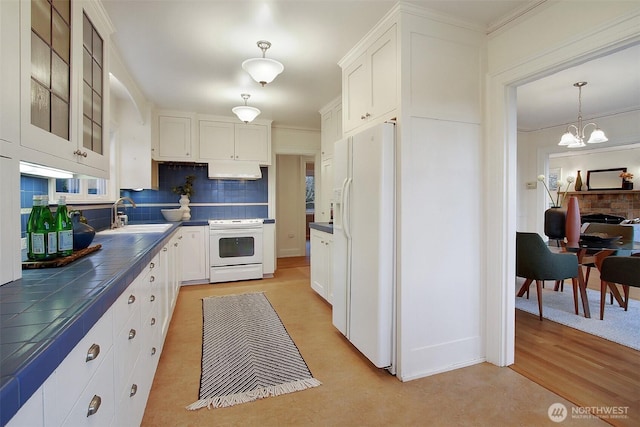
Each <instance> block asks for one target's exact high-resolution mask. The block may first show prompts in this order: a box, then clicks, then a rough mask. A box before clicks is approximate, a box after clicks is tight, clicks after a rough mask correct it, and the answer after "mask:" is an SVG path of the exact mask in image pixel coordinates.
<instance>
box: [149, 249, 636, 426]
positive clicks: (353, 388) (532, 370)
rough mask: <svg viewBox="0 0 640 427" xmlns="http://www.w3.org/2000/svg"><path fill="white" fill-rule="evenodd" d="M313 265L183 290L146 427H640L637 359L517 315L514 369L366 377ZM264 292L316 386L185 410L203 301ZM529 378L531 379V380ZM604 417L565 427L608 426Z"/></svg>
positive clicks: (303, 260)
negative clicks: (551, 413) (613, 415)
mask: <svg viewBox="0 0 640 427" xmlns="http://www.w3.org/2000/svg"><path fill="white" fill-rule="evenodd" d="M308 262H309V261H308V257H298V258H295V259H294V258H289V259H278V269H277V271H276V275H275V277H274V278H273V279H265V280H257V281H249V282H236V283H230V284H219V285H197V286H188V287H183V288H181V290H180V294H179V297H178V302H177V305H176V310H175V312H174V315H173V319H172V321H171V325H170V328H169V333H168V336H167V340H166V342H165V346H164V349H163V352H162V355H161V359H160V363H159V365H158V371H157V372H156V376H155V379H154V383H153V387H152V390H151V395H150V397H149V402H148V404H147V408H146V411H145V416H144V419H143V423H142V424H143V425H144V426H202V425H216V426H243V425H252V424H259V425H262V426H271V425H273V426H304V425H320V426H351V425H359V426H378V425H380V426H391V425H393V426H405V425H407V426H408V425H411V426H416V425H435V426H440V425H443V426H444V425H446V426H450V425H474V426H484V425H486V426H503V425H504V426H511V425H536V426H537V425H555V423H552V422H551V421H550V420H549V418H548V415H547V410H548V408H549V406H550V405H551V404H553V403H556V402H559V403H563V404H564V405H565V406H566V407H567V408H568V409H569V411H571V408H572V405H582V406H590V407H591V406H596V407H600V406H606V407H610V406H616V407H620V406H623V407H626V406H628V407H629V409H628V411H627V417H628V418H627V419H618V420H611V419H610V420H608V422H610V423H611V424H614V425H619V426H631V425H635V426H637V425H640V408H639V405H638V398H639V396H640V378H639V376H640V353H639V352H636V351H633V350H630V349H628V348H626V347H622V346H618V345H612V343H610V342H608V341H605V340H602V339H599V338H597V337H592V336H590V335H588V334H584V335H587V336H586V337H584V336H581V335H580V333H579V331H574V330H572V329H571V328H567V327H564V326H562V325H558V324H555V323H553V322H550V321H546V320H545V321H543V322H540V321H539V320H537V317H535V316H532V315H528V314H527V313H521V312H517V313H516V363H515V365H513V366H512V367H511V369H509V368H498V367H495V366H493V365H491V364H488V363H482V364H479V365H474V366H470V367H467V368H463V369H458V370H455V371H452V372H446V373H443V374H439V375H433V376H430V377H427V378H422V379H418V380H414V381H410V382H407V383H401V382H399V381H398V380H397V379H396V378H395V377H393V376H391V375H389V374H388V373H386V372H385V371H383V370H380V369H376V368H375V367H373V366H372V365H371V364H370V363H369V362H368V361H367V360H366V359H364V357H362V356H361V355H360V354H359V353H358V352H357V351H356V350H355V349H354V348H353V347H352V346H351V345H350V344H349V343H348V341H346V340H345V339H344V337H342V336H341V335H340V334H339V333H338V332H337V331H335V329H334V328H333V327H332V326H331V307H330V306H329V305H328V304H326V303H325V302H324V301H323V300H322V299H321V298H320V297H319V296H318V295H316V294H315V293H314V292H313V291H312V290H311V289H310V287H309V264H308ZM256 291H263V292H265V294H266V295H267V297H268V298H269V300H270V302H271V303H272V305H273V306H274V308H275V309H276V311H277V313H278V315H279V316H280V317H281V319H282V321H283V324H284V325H285V327H286V328H287V331H288V332H289V333H290V335H291V337H292V338H293V340H294V342H295V343H296V345H297V346H298V348H299V349H300V352H301V354H302V356H303V357H304V359H305V361H306V362H307V364H308V366H309V368H310V369H311V371H312V373H313V375H314V377H316V378H318V379H319V380H320V381H322V382H323V385H322V386H320V387H317V388H314V389H310V390H306V391H303V392H299V393H292V394H289V395H284V396H279V397H277V398H268V399H262V400H260V401H257V402H253V403H249V404H244V405H238V406H234V407H230V408H222V409H213V410H207V409H202V410H199V411H187V410H186V409H185V406H186V405H188V404H190V403H192V402H193V401H195V400H196V399H197V390H198V385H199V375H200V350H201V337H202V316H201V298H203V297H206V296H212V295H224V294H230V293H242V292H256ZM527 378H530V379H531V381H530V380H529V379H527ZM603 424H604V422H603V421H602V420H601V419H599V418H593V417H588V418H584V419H575V418H574V419H571V418H568V419H567V420H565V421H564V422H563V423H562V425H570V426H580V427H584V426H591V425H603Z"/></svg>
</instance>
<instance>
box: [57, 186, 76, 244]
mask: <svg viewBox="0 0 640 427" xmlns="http://www.w3.org/2000/svg"><path fill="white" fill-rule="evenodd" d="M55 220H56V234H57V238H58V256H69V255H71V254H73V223H72V222H71V218H69V212H68V211H67V200H66V197H64V196H60V198H59V199H58V209H56V218H55Z"/></svg>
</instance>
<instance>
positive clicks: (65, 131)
mask: <svg viewBox="0 0 640 427" xmlns="http://www.w3.org/2000/svg"><path fill="white" fill-rule="evenodd" d="M20 8H21V9H20V12H21V13H20V19H21V22H20V56H21V59H20V61H21V76H20V78H21V82H20V104H21V105H20V111H21V138H20V140H21V145H22V146H23V147H25V148H27V149H25V150H24V155H23V159H24V160H28V161H32V162H34V163H39V164H45V165H47V166H53V167H57V168H61V169H65V170H69V171H72V172H75V173H79V174H84V175H90V176H94V177H99V178H108V177H109V144H108V143H107V142H108V129H107V126H105V123H108V122H109V120H108V117H107V116H106V115H107V114H108V111H109V108H108V102H109V96H108V94H109V91H108V90H106V91H105V90H104V88H108V83H109V81H108V78H109V77H108V57H107V52H108V51H109V48H108V43H109V37H110V34H111V33H112V32H113V28H112V26H111V24H110V22H109V18H108V16H107V14H106V12H105V11H104V9H103V8H102V5H101V4H100V3H99V2H97V1H94V0H71V1H67V0H31V1H23V2H21V4H20Z"/></svg>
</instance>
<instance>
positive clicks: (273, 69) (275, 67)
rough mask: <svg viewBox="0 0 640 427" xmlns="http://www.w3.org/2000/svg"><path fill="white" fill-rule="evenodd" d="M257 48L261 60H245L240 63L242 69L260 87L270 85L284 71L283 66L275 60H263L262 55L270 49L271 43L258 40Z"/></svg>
mask: <svg viewBox="0 0 640 427" xmlns="http://www.w3.org/2000/svg"><path fill="white" fill-rule="evenodd" d="M257 44H258V47H259V48H260V49H262V58H251V59H247V60H246V61H244V62H243V63H242V68H243V69H244V70H245V71H246V72H247V73H249V75H251V78H253V80H255V81H257V82H258V83H260V84H261V85H262V86H264V85H266V84H267V83H271V82H272V81H273V79H275V78H276V77H277V76H278V74H280V73H281V72H282V71H284V65H282V64H281V63H279V62H278V61H276V60H273V59H269V58H265V57H264V54H265V52H266V51H267V49H269V48H270V47H271V43H269V42H268V41H266V40H260V41H259V42H258V43H257Z"/></svg>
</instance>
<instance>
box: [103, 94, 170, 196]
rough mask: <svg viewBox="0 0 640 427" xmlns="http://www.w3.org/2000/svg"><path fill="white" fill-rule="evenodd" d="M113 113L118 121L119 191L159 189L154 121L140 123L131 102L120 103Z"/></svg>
mask: <svg viewBox="0 0 640 427" xmlns="http://www.w3.org/2000/svg"><path fill="white" fill-rule="evenodd" d="M112 111H113V112H114V114H115V115H116V117H115V119H116V120H117V124H116V130H117V140H118V147H119V150H118V161H117V162H116V166H117V168H118V186H119V188H126V189H136V188H144V189H156V190H157V189H158V187H159V183H158V162H157V161H155V160H152V158H151V152H152V149H151V118H150V117H147V118H146V120H145V122H144V123H142V122H140V121H139V119H138V117H139V115H138V114H137V111H136V110H135V107H134V105H133V103H132V102H130V101H128V100H117V108H115V109H113V110H112Z"/></svg>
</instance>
